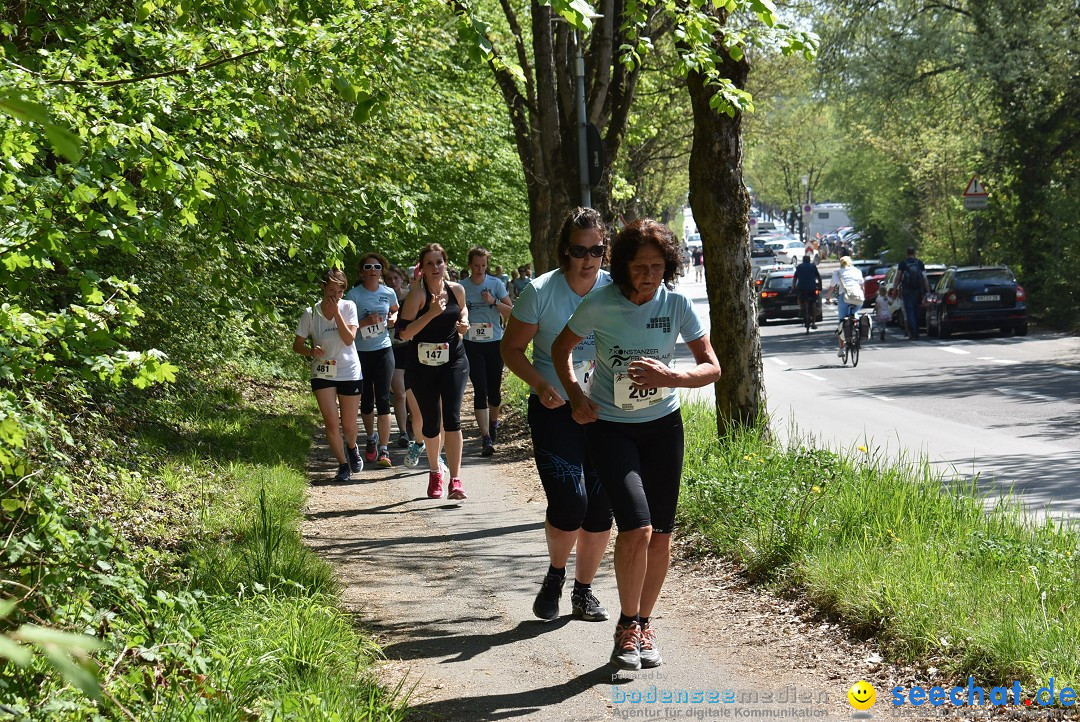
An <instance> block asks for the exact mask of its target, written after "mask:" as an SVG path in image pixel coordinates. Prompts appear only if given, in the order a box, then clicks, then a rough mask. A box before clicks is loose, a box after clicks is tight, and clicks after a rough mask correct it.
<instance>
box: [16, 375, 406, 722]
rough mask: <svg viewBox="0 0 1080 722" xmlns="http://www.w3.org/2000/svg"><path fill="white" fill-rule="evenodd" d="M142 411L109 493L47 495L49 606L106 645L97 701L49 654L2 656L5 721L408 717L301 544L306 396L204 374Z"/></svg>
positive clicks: (55, 616) (323, 572)
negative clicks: (125, 463) (18, 660)
mask: <svg viewBox="0 0 1080 722" xmlns="http://www.w3.org/2000/svg"><path fill="white" fill-rule="evenodd" d="M241 392H242V393H241ZM142 403H143V404H144V409H143V411H144V413H143V415H142V416H141V417H140V418H141V419H142V423H140V424H137V425H134V426H133V427H130V428H129V429H128V431H129V432H130V433H131V436H130V437H128V438H127V439H126V441H127V442H128V443H127V444H125V445H124V446H123V448H124V450H125V453H126V454H128V456H127V457H126V458H127V459H129V461H137V462H138V466H137V468H135V469H130V468H129V469H127V470H125V469H123V468H116V466H115V465H114V464H110V463H109V462H111V461H113V460H111V459H109V460H95V461H96V463H97V465H98V467H100V468H96V470H95V471H94V472H92V473H91V474H90V476H91V478H97V477H100V478H108V479H109V480H110V482H111V483H110V484H109V485H108V489H107V491H103V492H100V493H95V494H90V493H88V492H86V491H85V490H84V486H85V485H80V484H77V483H76V484H73V485H71V487H70V488H67V487H58V491H57V492H55V493H50V494H49V495H47V496H41V495H40V494H39V496H38V497H35V504H36V505H37V508H40V509H41V510H42V513H41V514H40V515H39V518H40V521H37V522H35V523H36V524H37V526H36V527H33V529H37V530H40V531H37V533H38V534H39V535H41V534H46V533H47V534H49V535H50V536H49V537H47V538H46V541H47V542H48V544H46V545H45V548H46V549H48V550H49V554H50V555H49V557H48V562H47V563H48V564H50V565H51V566H52V567H54V568H55V570H54V571H53V572H52V573H51V575H50V576H49V577H46V578H44V579H43V581H42V582H41V583H40V587H41V595H40V600H41V601H39V602H38V604H37V607H36V609H38V610H39V614H44V613H45V611H48V612H49V614H50V622H51V625H52V626H56V627H60V628H65V629H71V630H73V631H78V632H82V633H91V634H96V636H98V637H99V638H100V639H102V641H103V642H104V643H105V648H104V649H103V650H102V651H100V652H97V653H95V655H94V656H93V657H92V658H91V659H89V660H87V667H86V668H87V669H88V670H89V671H91V672H93V673H94V674H95V675H96V676H97V678H98V679H99V680H100V684H101V690H102V692H101V694H100V696H99V697H98V698H97V699H92V698H91V697H88V696H87V695H85V694H83V692H80V691H79V690H78V689H77V688H76V687H75V686H74V685H73V684H72V680H73V679H74V677H73V676H72V674H71V673H70V672H69V673H68V674H65V673H64V672H63V671H62V670H61V669H60V668H59V667H55V668H54V667H53V666H51V665H50V663H49V660H48V659H46V658H45V657H44V656H40V655H39V656H37V657H35V658H34V660H33V662H32V664H31V666H30V667H28V668H25V669H24V670H20V671H19V673H18V675H17V676H14V677H7V676H6V673H7V672H10V671H12V670H11V669H10V666H9V667H7V668H5V667H3V665H2V664H0V672H4V674H0V699H3V700H4V702H5V704H8V705H10V707H9V708H8V709H7V710H0V719H5V718H7V716H6V715H5V714H4V712H10V711H11V710H17V711H18V712H19V714H17V715H16V717H18V718H26V719H42V720H46V719H47V720H53V719H71V720H81V719H87V720H89V719H99V718H101V717H100V716H99V715H102V714H104V715H105V717H106V718H115V719H132V718H134V719H146V720H169V721H170V722H172V721H173V720H203V719H213V720H236V721H237V722H241V721H243V722H248V721H249V720H255V719H274V720H305V721H306V720H346V721H347V720H356V721H359V720H400V719H403V718H404V715H405V705H406V700H407V694H406V693H405V691H404V690H402V689H401V688H398V689H393V690H386V689H383V688H382V687H380V686H379V684H378V683H377V681H376V679H375V677H374V675H373V672H372V663H373V662H374V661H375V660H376V659H378V657H379V655H380V652H379V650H378V648H377V647H376V646H375V645H374V644H373V643H372V642H371V641H370V640H368V639H366V638H365V637H364V636H363V635H362V634H360V632H359V631H358V630H357V629H356V626H355V624H354V620H353V619H352V618H351V617H350V616H349V615H348V614H346V613H345V612H344V611H342V610H341V609H340V607H339V598H338V596H337V592H338V590H337V585H336V584H335V582H334V579H333V574H332V570H331V569H330V567H329V566H328V565H327V564H326V563H325V562H323V561H322V560H321V559H319V558H318V557H317V556H316V555H315V554H314V553H313V552H311V551H310V550H309V549H308V548H307V547H306V546H304V544H303V542H302V539H301V537H300V534H299V529H298V524H299V522H300V520H301V509H302V506H303V504H304V499H305V495H306V488H307V478H306V474H305V465H306V459H307V454H308V451H309V447H310V443H311V430H312V427H313V425H314V423H315V421H316V419H317V417H318V410H317V408H316V407H315V405H314V401H313V399H311V395H310V394H309V393H306V391H305V389H304V388H303V386H302V385H300V384H288V383H286V384H274V385H273V386H271V385H269V384H259V383H257V382H252V381H239V382H238V383H237V386H236V387H234V388H222V387H219V386H215V385H212V384H209V383H205V382H204V385H201V386H198V387H191V388H188V389H185V390H183V391H180V390H174V391H173V392H172V393H171V395H164V394H157V395H155V396H153V397H152V398H149V399H144V400H143V401H142ZM148 420H150V422H149V423H148ZM42 488H44V487H42ZM50 500H55V501H50ZM46 501H49V503H51V504H53V506H51V507H46V505H45V503H46ZM99 518H105V519H109V520H111V524H102V523H101V522H99V521H96V520H97V519H99ZM88 522H89V524H90V526H87V523H88ZM30 528H31V527H28V529H30ZM52 537H55V539H56V541H55V542H53V541H52ZM39 546H41V545H39ZM52 549H55V551H52ZM106 549H108V552H107V553H108V555H109V556H108V560H109V563H107V564H106V563H104V562H95V560H96V559H103V555H104V554H105V553H106V552H105V551H104V550H106ZM64 564H70V565H71V569H70V570H65V569H64V566H63V565H64ZM53 587H55V589H54V588H53ZM49 600H63V605H62V606H61V605H60V604H58V603H57V601H52V602H51V609H50V607H49V606H48V604H49V603H50V601H49ZM95 663H96V664H95ZM92 686H93V685H89V686H86V685H84V688H86V689H88V690H90V691H91V693H92V692H93V690H92V689H91V687H92Z"/></svg>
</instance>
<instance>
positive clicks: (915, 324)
mask: <svg viewBox="0 0 1080 722" xmlns="http://www.w3.org/2000/svg"><path fill="white" fill-rule="evenodd" d="M893 290H899V292H900V294H901V297H902V298H903V300H904V319H905V321H906V322H907V336H908V338H909V339H911V340H912V341H914V340H916V339H918V338H919V304H920V303H921V302H922V299H923V296H925V295H926V294H927V293H928V292H929V291H930V288H929V284H928V283H927V281H926V266H925V265H924V264H923V262H922V261H920V260H919V259H918V258H916V257H915V246H908V249H907V258H905V259H904V260H903V261H901V262H900V264H899V266H898V267H897V269H896V285H895V286H893Z"/></svg>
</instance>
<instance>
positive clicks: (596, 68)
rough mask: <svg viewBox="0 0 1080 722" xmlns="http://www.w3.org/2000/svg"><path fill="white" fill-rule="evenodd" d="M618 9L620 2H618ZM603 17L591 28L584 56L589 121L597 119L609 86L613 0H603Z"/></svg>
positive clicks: (611, 57)
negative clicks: (590, 35) (589, 39)
mask: <svg viewBox="0 0 1080 722" xmlns="http://www.w3.org/2000/svg"><path fill="white" fill-rule="evenodd" d="M619 5H620V8H619V9H620V11H621V5H622V3H619ZM600 11H601V12H602V13H603V15H604V17H603V19H601V20H600V22H599V23H597V25H596V28H595V29H594V30H593V34H592V43H591V46H590V47H589V54H588V56H587V58H586V65H587V67H586V71H585V72H586V80H587V81H588V83H589V102H588V108H587V113H588V118H589V122H590V123H594V124H596V123H597V122H598V121H599V118H600V113H601V112H602V111H603V108H604V103H606V102H607V94H608V89H609V88H611V63H612V61H613V60H614V58H613V52H612V51H613V47H614V46H613V43H612V38H613V36H614V34H615V12H616V8H615V0H603V2H602V4H601V10H600Z"/></svg>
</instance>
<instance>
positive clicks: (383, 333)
mask: <svg viewBox="0 0 1080 722" xmlns="http://www.w3.org/2000/svg"><path fill="white" fill-rule="evenodd" d="M357 266H358V270H359V278H358V279H357V282H356V285H355V286H354V287H353V288H351V289H349V292H348V293H346V294H345V298H346V299H348V300H350V301H352V302H353V303H354V304H356V313H357V316H358V317H359V321H360V328H359V329H358V331H357V334H356V353H357V355H359V357H360V366H361V368H363V370H364V386H363V395H362V396H361V397H360V416H361V418H362V419H363V420H364V431H365V432H367V447H366V448H365V449H364V456H365V458H367V460H368V461H371V462H376V461H377V462H378V464H379V466H381V467H384V468H388V467H390V466H393V463H392V462H391V461H390V451H389V449H388V448H387V444H389V443H390V397H391V395H392V393H391V389H390V387H391V384H392V382H393V379H394V349H393V345H392V344H391V342H390V330H391V329H392V328H393V327H394V323H395V321H396V320H397V312H398V298H397V293H395V292H394V289H392V288H389V287H387V286H384V285H383V274H384V273H385V272H386V271H387V270H389V268H390V263H389V262H388V261H387V260H386V258H385V257H383V256H382V255H381V254H379V253H374V252H372V253H367V254H365V255H364V256H362V257H361V258H360V262H359V263H358V264H357ZM376 410H378V412H379V413H378V416H379V420H378V430H375V428H374V427H375V411H376Z"/></svg>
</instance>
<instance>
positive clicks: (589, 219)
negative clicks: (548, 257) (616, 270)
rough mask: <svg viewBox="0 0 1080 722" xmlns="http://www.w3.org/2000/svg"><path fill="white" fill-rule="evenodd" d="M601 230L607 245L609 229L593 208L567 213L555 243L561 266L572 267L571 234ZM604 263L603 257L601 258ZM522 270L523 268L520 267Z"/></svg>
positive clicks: (601, 240)
mask: <svg viewBox="0 0 1080 722" xmlns="http://www.w3.org/2000/svg"><path fill="white" fill-rule="evenodd" d="M591 230H596V231H600V242H601V243H603V244H604V245H605V246H606V245H607V243H608V229H607V226H606V225H604V219H602V218H601V217H600V214H599V213H598V212H597V211H596V210H595V209H592V208H582V207H580V206H579V207H577V208H575V209H574V210H572V211H570V212H569V213H568V214H566V219H565V220H564V221H563V224H562V228H560V229H559V240H558V243H556V244H555V258H556V259H558V261H559V268H561V269H562V270H563V272H565V271H566V269H568V268H570V234H571V233H573V232H574V231H591ZM600 261H601V263H603V259H600ZM518 270H521V269H518Z"/></svg>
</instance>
